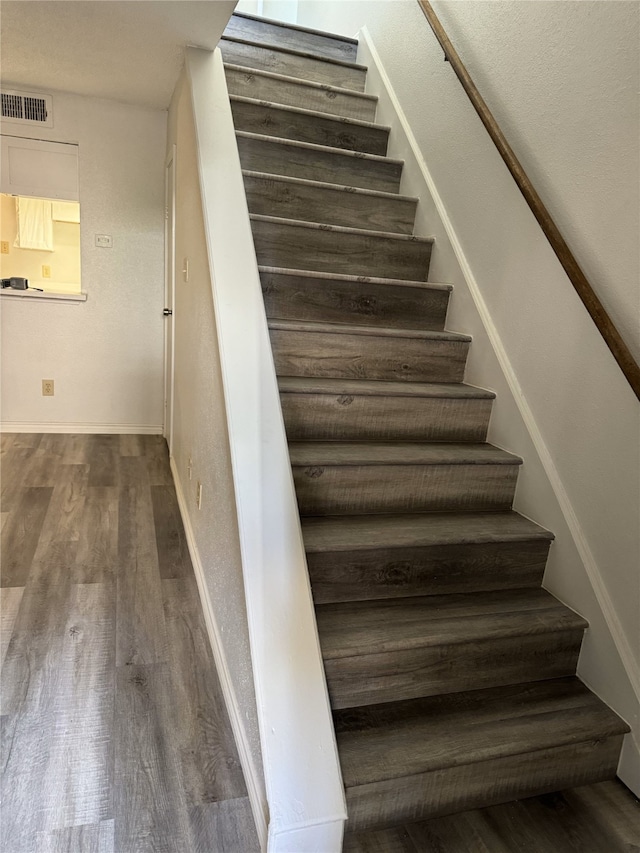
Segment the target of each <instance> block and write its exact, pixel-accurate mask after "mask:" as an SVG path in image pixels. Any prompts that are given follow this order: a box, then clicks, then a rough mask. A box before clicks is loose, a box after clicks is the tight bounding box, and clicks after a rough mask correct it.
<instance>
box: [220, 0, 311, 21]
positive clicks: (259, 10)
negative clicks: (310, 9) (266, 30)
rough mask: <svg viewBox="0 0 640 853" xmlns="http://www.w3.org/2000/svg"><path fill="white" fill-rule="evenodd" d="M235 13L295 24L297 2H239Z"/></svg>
mask: <svg viewBox="0 0 640 853" xmlns="http://www.w3.org/2000/svg"><path fill="white" fill-rule="evenodd" d="M235 11H236V12H246V13H247V14H248V15H260V16H262V17H264V18H273V19H274V20H276V21H287V22H288V23H289V24H295V23H296V19H297V15H298V2H297V0H240V2H239V3H238V4H237V6H236V9H235Z"/></svg>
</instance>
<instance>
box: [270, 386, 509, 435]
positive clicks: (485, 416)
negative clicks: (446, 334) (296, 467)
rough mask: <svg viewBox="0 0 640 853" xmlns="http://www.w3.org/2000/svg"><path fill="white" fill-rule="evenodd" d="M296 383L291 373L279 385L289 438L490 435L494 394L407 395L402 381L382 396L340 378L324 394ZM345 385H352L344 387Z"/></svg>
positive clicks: (382, 393)
mask: <svg viewBox="0 0 640 853" xmlns="http://www.w3.org/2000/svg"><path fill="white" fill-rule="evenodd" d="M295 381H296V380H295V379H294V378H293V377H292V378H289V377H288V378H287V380H286V382H287V383H289V384H284V385H283V383H284V380H282V381H281V383H280V400H281V403H282V414H283V416H284V422H285V426H286V430H287V436H288V438H289V440H300V439H304V440H306V441H309V440H316V441H323V440H344V441H356V440H362V441H372V440H373V441H375V440H385V439H394V440H399V439H404V440H407V441H471V442H477V441H484V439H485V438H486V435H487V428H488V426H489V417H490V414H491V407H492V402H493V401H492V400H491V399H490V398H489V399H487V398H482V397H476V398H474V397H469V396H462V395H461V396H459V397H456V396H453V395H451V396H449V397H436V396H426V395H425V396H423V397H420V396H418V395H415V396H411V397H407V396H404V395H402V393H401V389H402V385H401V383H396V386H398V387H399V388H400V391H396V390H395V389H393V390H392V389H391V388H385V389H380V391H379V392H378V394H377V395H374V394H367V393H364V394H361V393H358V388H357V385H358V383H357V382H345V383H340V381H339V380H333V381H334V382H335V390H333V392H332V393H326V392H325V393H322V390H324V389H322V387H321V386H320V388H319V392H318V393H313V391H312V386H310V387H308V388H305V390H304V392H301V391H298V390H297V389H296V387H295V385H293V383H294V382H295ZM304 381H307V382H309V383H310V382H312V381H313V380H312V379H311V380H309V379H307V380H304ZM323 381H325V382H326V381H327V380H323ZM328 381H332V380H328ZM341 384H344V385H345V386H348V387H347V388H346V389H344V390H343V389H342V388H340V385H341ZM388 384H389V385H390V384H391V383H388ZM412 384H413V383H412ZM415 384H418V383H415ZM354 386H355V387H354ZM454 387H457V386H454ZM461 387H462V386H461ZM394 392H395V393H394ZM385 393H386V396H385Z"/></svg>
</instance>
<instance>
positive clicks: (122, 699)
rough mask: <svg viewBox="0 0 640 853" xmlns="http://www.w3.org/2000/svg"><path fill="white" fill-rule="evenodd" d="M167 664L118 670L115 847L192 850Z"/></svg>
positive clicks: (129, 852) (121, 851) (128, 852)
mask: <svg viewBox="0 0 640 853" xmlns="http://www.w3.org/2000/svg"><path fill="white" fill-rule="evenodd" d="M171 693H172V682H171V676H170V673H169V668H168V666H167V665H166V664H152V665H146V666H138V665H135V664H132V665H129V666H121V667H118V670H117V685H116V703H115V784H114V810H115V814H116V815H117V816H118V817H117V819H116V826H115V849H116V850H117V851H118V853H134V851H138V850H141V849H142V850H149V851H151V850H153V851H155V850H163V851H167V853H169V851H170V850H189V849H190V826H189V821H188V813H187V802H186V794H185V792H184V789H183V786H182V771H181V767H180V760H179V756H178V746H177V742H176V732H175V728H174V727H175V723H176V718H175V714H174V712H173V707H172V697H171Z"/></svg>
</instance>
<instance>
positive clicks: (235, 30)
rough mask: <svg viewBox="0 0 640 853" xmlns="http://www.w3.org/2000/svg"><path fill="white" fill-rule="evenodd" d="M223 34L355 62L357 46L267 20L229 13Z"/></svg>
mask: <svg viewBox="0 0 640 853" xmlns="http://www.w3.org/2000/svg"><path fill="white" fill-rule="evenodd" d="M224 35H227V36H235V37H236V38H244V39H247V40H250V41H255V42H258V43H266V44H268V45H273V46H275V47H284V48H290V49H291V50H302V51H305V52H306V53H313V54H314V55H315V56H324V57H328V58H329V59H342V60H343V61H345V62H355V61H356V53H357V50H358V46H357V45H356V44H352V43H351V42H345V41H342V40H341V39H339V38H331V37H330V36H325V35H321V34H320V33H309V32H305V31H304V30H297V29H292V28H290V27H287V25H286V24H285V25H283V26H278V25H277V24H272V23H270V22H269V21H255V20H252V19H251V18H242V17H238V16H236V15H234V16H232V17H231V19H230V21H229V23H228V24H227V26H226V29H225V31H224Z"/></svg>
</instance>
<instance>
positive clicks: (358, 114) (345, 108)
mask: <svg viewBox="0 0 640 853" xmlns="http://www.w3.org/2000/svg"><path fill="white" fill-rule="evenodd" d="M225 76H226V80H227V89H228V90H229V94H231V95H238V96H240V97H243V98H255V99H256V100H258V101H269V103H273V104H286V105H287V106H290V107H301V108H302V109H305V110H317V111H318V112H320V113H326V114H327V115H337V116H344V117H346V118H352V119H357V120H358V121H373V120H374V118H375V115H376V107H377V104H378V99H377V98H376V97H373V96H372V95H365V94H364V93H363V92H354V91H350V90H349V89H340V88H337V87H335V86H328V85H327V84H326V83H316V82H314V81H311V80H301V79H299V78H296V77H288V76H284V75H282V74H274V73H272V72H266V71H263V70H257V69H255V68H244V67H242V66H240V65H229V64H225Z"/></svg>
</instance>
